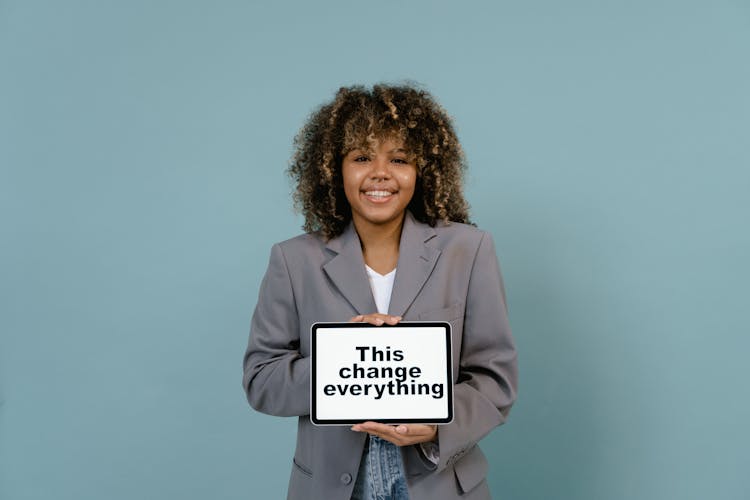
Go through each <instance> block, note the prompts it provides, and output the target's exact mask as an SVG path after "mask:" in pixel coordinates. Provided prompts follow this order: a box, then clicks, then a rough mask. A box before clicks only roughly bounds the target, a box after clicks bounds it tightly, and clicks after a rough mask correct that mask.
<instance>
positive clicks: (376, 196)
mask: <svg viewBox="0 0 750 500" xmlns="http://www.w3.org/2000/svg"><path fill="white" fill-rule="evenodd" d="M362 194H364V195H365V198H367V199H368V200H369V201H371V202H372V203H386V202H388V201H389V200H390V199H392V198H393V195H394V194H395V193H393V192H391V191H382V190H371V191H363V192H362Z"/></svg>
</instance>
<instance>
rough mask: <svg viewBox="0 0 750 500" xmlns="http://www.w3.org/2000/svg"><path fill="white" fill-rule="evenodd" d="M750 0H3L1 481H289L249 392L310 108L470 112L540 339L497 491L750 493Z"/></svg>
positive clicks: (469, 133)
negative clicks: (261, 307) (350, 100)
mask: <svg viewBox="0 0 750 500" xmlns="http://www.w3.org/2000/svg"><path fill="white" fill-rule="evenodd" d="M748 61H750V4H749V3H748V2H747V1H743V0H712V1H708V0H704V1H676V0H675V1H665V0H648V1H646V0H637V1H625V0H622V1H602V2H594V1H577V0H573V1H569V2H555V1H551V0H539V1H534V0H532V1H524V2H521V1H517V2H508V1H500V2H490V1H482V2H471V1H468V2H458V1H426V0H419V1H418V0H412V1H408V0H404V1H394V0H385V1H380V2H360V1H356V0H355V1H351V0H348V1H343V0H342V1H320V2H303V1H296V2H291V1H278V2H249V1H247V2H240V1H232V2H230V1H223V2H208V1H203V2H195V1H193V2H184V1H176V0H175V1H157V2H153V1H131V2H114V1H105V2H95V1H67V2H54V1H43V0H39V1H21V0H1V1H0V167H1V169H2V170H1V171H0V218H1V219H2V227H1V229H2V231H1V233H0V234H1V235H2V237H1V238H0V252H1V256H0V262H1V266H2V269H1V271H2V272H1V274H0V335H1V336H0V498H2V499H3V500H25V499H51V498H54V499H59V500H68V499H70V500H88V499H91V500H94V499H96V500H98V499H111V500H119V499H133V498H143V499H173V498H174V499H176V498H180V499H196V500H197V499H208V498H210V499H276V498H282V497H283V495H284V493H285V491H286V484H287V479H288V474H289V471H290V467H291V458H292V453H293V449H294V435H295V430H296V422H295V419H292V418H276V417H269V416H265V415H261V414H258V413H255V412H253V411H252V410H251V409H250V407H249V406H248V404H247V402H246V400H245V396H244V394H243V391H242V387H241V382H240V380H241V361H242V355H243V353H244V349H245V346H246V342H247V335H248V328H249V324H250V316H251V314H252V311H253V308H254V306H255V301H256V298H257V292H258V286H259V283H260V279H261V277H262V275H263V272H264V271H265V268H266V265H267V262H268V256H269V253H270V247H271V245H272V243H274V242H276V241H279V240H283V239H286V238H289V237H292V236H294V235H296V234H298V233H299V232H300V225H301V222H302V219H301V217H300V216H299V215H296V214H295V213H294V212H293V211H292V209H291V201H290V185H289V183H288V181H287V180H286V178H285V176H284V169H285V168H286V166H287V163H288V159H289V156H290V153H291V142H292V138H293V136H294V134H295V133H296V132H297V130H298V129H299V127H300V126H301V125H302V123H303V122H304V120H305V118H306V117H307V116H308V115H309V113H310V112H311V111H312V110H313V109H314V108H315V107H316V106H317V105H319V104H320V103H322V102H324V101H327V100H329V99H331V98H332V96H333V94H334V92H335V91H336V90H337V89H338V87H339V86H341V85H350V84H354V83H364V84H372V83H375V82H378V81H388V82H399V81H402V80H405V79H408V80H414V81H416V82H419V83H421V84H423V85H424V86H425V87H426V88H427V89H428V90H430V91H431V92H432V93H433V94H434V95H435V96H436V97H437V98H438V100H440V102H442V103H443V105H444V106H445V107H446V109H447V110H448V112H449V113H450V114H451V115H452V116H453V117H454V119H455V123H456V127H457V130H458V134H459V137H460V139H461V141H462V143H463V145H464V147H465V150H466V153H467V158H468V162H469V165H470V169H469V172H468V178H467V193H468V198H469V201H470V202H471V204H472V213H473V218H474V220H475V221H476V222H477V223H478V225H479V226H480V227H481V228H483V229H486V230H488V231H490V232H491V233H492V235H493V236H494V239H495V241H496V243H497V251H498V256H499V259H500V263H501V267H502V270H503V274H504V277H505V285H506V288H507V292H508V305H509V308H510V319H511V325H512V327H513V332H514V335H515V338H516V341H517V344H518V349H519V353H520V356H519V363H520V391H519V399H518V402H517V404H516V406H515V407H514V409H513V411H512V412H511V416H510V419H509V421H508V423H507V424H506V425H504V426H502V427H501V428H499V429H496V430H495V431H494V432H493V433H492V434H491V435H490V436H488V437H487V438H486V439H485V440H484V441H483V448H484V450H485V451H486V453H487V455H488V457H489V460H490V470H489V482H490V486H491V489H492V490H493V493H494V495H495V498H497V499H517V500H526V499H540V500H547V499H552V500H556V499H571V500H601V499H607V500H630V499H635V498H637V499H641V500H664V499H706V498H711V499H722V500H723V499H731V500H740V499H746V498H749V497H750V478H749V476H748V465H749V464H750V432H749V431H748V421H750V398H749V397H748V396H749V395H750V390H748V387H747V383H748V380H750V370H749V369H748V368H747V359H746V358H747V355H748V353H749V352H750V335H748V333H749V332H750V328H749V327H748V321H749V318H748V315H747V311H748V309H750V307H748V306H750V300H749V296H750V293H748V284H749V283H750V270H749V267H750V266H748V262H747V259H748V256H750V231H749V230H748V220H749V219H750V202H749V201H748V200H749V198H750V195H749V194H748V193H749V191H750V173H749V168H750V146H749V145H750V140H749V137H748V135H749V132H750V92H749V91H748V89H750V63H749V62H748Z"/></svg>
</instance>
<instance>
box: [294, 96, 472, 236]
mask: <svg viewBox="0 0 750 500" xmlns="http://www.w3.org/2000/svg"><path fill="white" fill-rule="evenodd" d="M388 138H395V139H398V140H401V141H403V143H404V147H405V149H406V150H407V152H408V153H407V155H408V157H409V159H410V161H413V162H414V164H415V165H416V166H417V182H416V187H415V191H414V196H413V197H412V199H411V201H410V202H409V205H408V209H409V210H410V211H411V212H412V214H413V215H414V217H415V218H416V219H417V220H419V221H421V222H424V223H427V224H429V225H430V226H435V224H436V223H437V222H438V221H440V220H442V221H445V222H463V223H468V224H470V223H471V222H470V221H469V205H468V203H467V202H466V200H465V199H464V195H463V173H464V171H465V170H466V161H465V157H464V154H463V150H462V149H461V145H460V143H459V141H458V137H457V135H456V132H455V130H454V127H453V123H452V120H451V118H450V116H448V114H447V113H446V111H445V110H444V109H443V108H442V106H440V104H438V103H437V102H436V101H435V99H434V98H433V97H432V96H431V95H430V94H429V93H428V92H427V91H425V90H422V89H420V88H417V87H416V86H414V85H411V84H409V85H406V84H404V85H388V84H382V83H381V84H376V85H373V87H372V90H368V89H366V88H365V87H364V86H362V85H354V86H351V87H341V88H340V89H339V90H338V92H337V93H336V96H335V97H334V99H333V101H331V102H329V103H326V104H323V105H322V106H320V107H319V108H317V109H316V110H315V111H314V112H313V113H312V114H311V115H310V117H309V119H308V120H307V122H306V123H305V125H304V126H303V127H302V128H301V129H300V131H299V133H298V134H297V135H296V137H295V139H294V154H293V156H292V159H291V161H290V165H289V168H288V170H287V173H288V175H289V176H290V178H291V180H292V182H293V183H294V184H295V188H294V193H293V197H294V205H295V208H296V209H297V210H298V211H300V212H302V214H303V215H304V217H305V224H304V225H303V229H304V230H305V231H306V232H315V231H320V232H321V233H322V235H323V236H324V237H325V238H326V239H330V238H333V237H335V236H338V235H340V234H341V233H342V232H343V231H344V229H345V228H346V226H347V225H348V224H349V221H350V220H351V218H352V215H351V207H350V206H349V203H348V201H347V199H346V196H345V195H344V187H343V178H342V173H341V164H342V161H343V158H344V157H345V156H346V155H347V153H349V152H350V151H352V150H353V149H363V150H365V151H369V150H371V149H372V145H373V144H374V143H375V142H376V141H381V140H384V139H388Z"/></svg>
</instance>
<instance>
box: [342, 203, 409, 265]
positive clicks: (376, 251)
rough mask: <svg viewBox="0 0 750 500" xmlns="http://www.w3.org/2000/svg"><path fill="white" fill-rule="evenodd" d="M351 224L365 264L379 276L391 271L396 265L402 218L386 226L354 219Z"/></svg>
mask: <svg viewBox="0 0 750 500" xmlns="http://www.w3.org/2000/svg"><path fill="white" fill-rule="evenodd" d="M353 222H354V228H355V229H356V230H357V235H359V241H360V244H361V245H362V256H363V257H364V259H365V264H367V265H368V266H370V268H371V269H373V270H374V271H376V272H377V273H380V274H388V273H389V272H391V271H393V270H394V269H395V268H396V265H397V264H398V248H399V244H400V243H401V229H402V228H403V226H404V218H403V216H402V217H401V218H400V219H399V220H394V221H392V223H388V224H372V223H368V222H366V221H358V220H357V218H356V217H355V218H354V220H353Z"/></svg>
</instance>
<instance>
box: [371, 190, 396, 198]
mask: <svg viewBox="0 0 750 500" xmlns="http://www.w3.org/2000/svg"><path fill="white" fill-rule="evenodd" d="M365 194H366V195H367V196H374V197H376V198H385V197H386V196H390V195H391V192H390V191H365Z"/></svg>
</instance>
